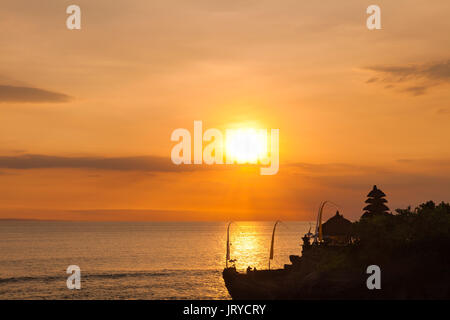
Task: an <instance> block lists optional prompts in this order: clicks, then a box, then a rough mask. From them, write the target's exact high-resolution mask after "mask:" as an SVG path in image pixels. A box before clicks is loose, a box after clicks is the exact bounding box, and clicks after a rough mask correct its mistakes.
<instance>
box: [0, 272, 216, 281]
mask: <svg viewBox="0 0 450 320" xmlns="http://www.w3.org/2000/svg"><path fill="white" fill-rule="evenodd" d="M219 272H220V271H218V270H157V271H134V272H133V271H127V272H115V273H109V272H104V273H83V272H81V277H82V279H83V280H89V279H120V278H139V277H142V278H146V277H172V276H176V275H183V276H189V275H191V276H198V275H205V273H210V274H213V273H219ZM68 276H69V275H68V274H67V275H58V276H56V275H53V276H45V275H42V276H23V277H11V278H0V284H1V283H4V284H7V283H15V282H35V281H40V282H50V281H66V280H67V277H68Z"/></svg>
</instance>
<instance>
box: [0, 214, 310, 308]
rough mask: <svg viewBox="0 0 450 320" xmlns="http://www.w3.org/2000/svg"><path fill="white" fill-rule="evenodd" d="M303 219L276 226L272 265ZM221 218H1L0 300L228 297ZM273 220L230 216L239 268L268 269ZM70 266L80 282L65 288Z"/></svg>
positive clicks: (292, 243)
mask: <svg viewBox="0 0 450 320" xmlns="http://www.w3.org/2000/svg"><path fill="white" fill-rule="evenodd" d="M309 227H310V223H309V222H282V223H281V224H279V225H278V226H277V230H276V236H275V255H274V259H273V260H272V262H271V268H272V269H275V268H282V267H283V265H284V264H285V263H289V255H290V254H297V255H300V254H301V247H300V244H301V237H302V236H303V235H304V234H305V233H306V232H308V229H309ZM226 228H227V223H225V222H61V221H0V299H230V296H229V294H228V292H227V289H226V288H225V285H224V282H223V279H222V270H223V268H224V266H225V255H226ZM272 229H273V222H235V223H233V224H232V225H231V228H230V240H231V244H232V245H231V258H232V259H236V260H237V261H236V267H237V269H238V270H245V269H246V268H247V266H251V267H253V268H254V267H256V268H257V269H267V267H268V258H269V250H270V241H271V235H272ZM69 265H77V266H79V267H80V269H81V289H80V290H69V289H68V288H67V285H66V280H67V278H68V276H69V274H67V273H66V270H67V267H68V266H69Z"/></svg>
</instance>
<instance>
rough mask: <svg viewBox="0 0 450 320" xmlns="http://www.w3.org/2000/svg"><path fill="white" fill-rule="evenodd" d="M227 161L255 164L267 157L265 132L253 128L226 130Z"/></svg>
mask: <svg viewBox="0 0 450 320" xmlns="http://www.w3.org/2000/svg"><path fill="white" fill-rule="evenodd" d="M226 153H227V159H231V160H232V161H236V162H237V163H257V162H258V161H260V160H262V159H263V158H264V157H266V155H267V131H266V132H265V130H256V129H253V128H241V129H232V130H227V134H226Z"/></svg>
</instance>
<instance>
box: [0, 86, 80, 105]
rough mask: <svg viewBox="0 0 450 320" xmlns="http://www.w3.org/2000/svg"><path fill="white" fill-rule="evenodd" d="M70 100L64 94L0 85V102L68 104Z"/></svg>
mask: <svg viewBox="0 0 450 320" xmlns="http://www.w3.org/2000/svg"><path fill="white" fill-rule="evenodd" d="M71 99H72V98H71V97H70V96H68V95H66V94H63V93H58V92H53V91H48V90H44V89H39V88H32V87H19V86H11V85H0V103H1V102H25V103H44V102H47V103H49V102H50V103H56V102H68V101H70V100H71Z"/></svg>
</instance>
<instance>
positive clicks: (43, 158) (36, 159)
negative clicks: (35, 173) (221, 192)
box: [0, 154, 215, 172]
mask: <svg viewBox="0 0 450 320" xmlns="http://www.w3.org/2000/svg"><path fill="white" fill-rule="evenodd" d="M0 168H4V169H21V170H28V169H64V168H67V169H94V170H113V171H145V172H178V171H194V170H198V169H201V168H205V167H204V166H198V165H180V166H177V165H174V164H173V163H172V162H171V160H170V158H165V157H157V156H137V157H109V158H108V157H62V156H49V155H39V154H26V155H18V156H0ZM208 168H215V166H208Z"/></svg>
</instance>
